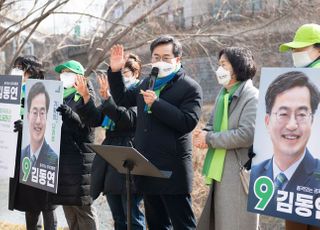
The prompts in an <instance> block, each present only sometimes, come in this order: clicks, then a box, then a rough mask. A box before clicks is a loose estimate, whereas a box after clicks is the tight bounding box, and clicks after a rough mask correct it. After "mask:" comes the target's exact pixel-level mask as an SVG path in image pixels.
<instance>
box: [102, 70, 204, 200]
mask: <svg viewBox="0 0 320 230" xmlns="http://www.w3.org/2000/svg"><path fill="white" fill-rule="evenodd" d="M108 80H109V84H110V89H111V94H112V96H113V98H114V100H115V102H116V103H117V104H118V105H123V106H126V107H129V106H137V108H138V116H137V128H136V132H135V139H134V145H135V148H136V149H137V150H138V151H140V153H142V154H143V155H144V156H145V157H146V158H147V159H148V160H149V161H151V162H152V163H153V164H154V165H155V166H156V167H158V168H159V169H160V170H166V171H172V175H171V177H170V179H159V178H153V177H140V178H139V180H137V181H136V182H137V187H138V189H139V190H141V191H142V192H144V193H146V194H187V193H190V192H191V190H192V179H193V167H192V143H191V131H192V130H193V129H194V128H195V127H196V125H197V123H198V121H199V118H200V114H201V104H202V90H201V87H200V86H199V84H198V83H197V82H195V81H194V80H193V79H191V78H190V77H188V76H186V74H185V72H184V70H183V68H181V69H180V70H179V71H178V72H177V74H176V76H175V77H174V78H173V79H172V80H171V81H170V82H168V84H167V85H166V86H165V87H164V89H163V90H162V91H161V93H160V96H159V98H158V99H157V100H156V101H155V102H154V103H153V105H152V106H151V111H152V113H147V112H145V111H144V108H145V102H144V99H143V96H142V95H141V94H140V89H143V90H146V89H147V86H148V79H146V80H145V81H143V82H142V83H141V84H140V85H138V86H136V87H134V88H130V89H126V88H125V87H124V83H123V81H122V77H121V72H120V71H119V72H112V71H111V69H109V71H108Z"/></svg>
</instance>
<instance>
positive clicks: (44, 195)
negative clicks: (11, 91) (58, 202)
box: [9, 56, 57, 230]
mask: <svg viewBox="0 0 320 230" xmlns="http://www.w3.org/2000/svg"><path fill="white" fill-rule="evenodd" d="M11 73H12V74H14V75H22V76H23V85H22V94H21V117H22V116H23V108H24V101H25V100H24V97H25V81H26V80H27V79H29V78H30V79H39V80H42V79H44V75H43V73H44V72H43V70H42V64H41V62H40V61H39V60H38V59H37V58H36V57H35V56H23V57H18V58H17V59H16V60H15V62H14V68H13V70H12V71H11ZM16 131H18V132H19V133H18V144H17V153H16V168H15V175H14V178H10V188H9V189H10V191H9V209H10V210H14V209H16V210H19V211H23V212H25V218H26V228H27V230H34V229H39V230H40V229H42V224H41V223H42V221H41V219H40V213H42V216H43V221H44V229H45V230H55V229H57V217H56V215H55V212H54V209H55V208H56V207H55V206H53V205H51V204H49V202H48V196H49V193H48V192H46V191H44V190H40V189H37V188H34V187H30V186H27V185H24V184H20V183H19V174H20V172H19V171H20V157H21V141H22V121H21V120H19V121H16V122H15V132H16Z"/></svg>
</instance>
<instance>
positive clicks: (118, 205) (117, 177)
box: [76, 54, 145, 230]
mask: <svg viewBox="0 0 320 230" xmlns="http://www.w3.org/2000/svg"><path fill="white" fill-rule="evenodd" d="M140 73H141V61H140V59H139V58H138V57H137V56H136V55H133V54H130V55H129V56H128V57H127V61H126V63H125V65H124V67H123V68H122V76H123V83H124V84H125V86H126V87H127V88H130V87H132V86H134V85H135V84H138V78H139V76H140ZM98 80H99V84H100V95H101V97H102V100H103V102H102V104H101V105H100V106H99V107H98V108H96V107H95V105H94V100H93V99H92V98H91V97H90V95H89V94H88V89H87V87H86V86H85V83H84V82H83V81H82V80H81V79H79V81H77V84H76V88H77V90H78V92H79V93H80V94H81V95H82V96H83V98H84V102H85V106H83V107H82V108H80V109H79V112H80V114H81V115H82V116H83V117H84V120H85V122H86V123H88V124H89V125H91V126H94V127H97V126H102V127H103V128H104V129H105V130H106V132H105V135H106V136H105V139H104V141H103V143H102V144H103V145H118V146H132V141H133V136H134V131H135V127H136V107H130V108H125V107H120V106H119V107H118V106H116V104H115V103H114V101H113V99H112V97H111V95H110V93H109V85H108V81H107V79H106V76H105V75H104V74H100V75H99V78H98ZM91 181H92V186H91V195H92V196H93V198H94V199H96V198H97V197H98V196H99V194H100V193H101V192H103V193H104V194H105V195H106V197H107V201H108V204H109V206H110V209H111V212H112V216H113V220H114V229H115V230H125V229H127V225H126V222H127V218H126V216H127V212H126V202H127V199H126V187H125V176H124V175H121V174H119V173H118V172H117V171H116V169H114V168H113V167H112V166H111V165H109V164H108V163H107V162H106V161H105V160H104V159H103V158H102V157H101V156H99V155H96V156H95V159H94V161H93V170H92V173H91ZM131 199H132V229H134V230H143V229H145V223H144V214H143V213H142V212H141V210H140V209H139V205H140V203H141V201H142V195H139V194H133V195H132V198H131Z"/></svg>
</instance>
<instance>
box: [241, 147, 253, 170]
mask: <svg viewBox="0 0 320 230" xmlns="http://www.w3.org/2000/svg"><path fill="white" fill-rule="evenodd" d="M255 156H256V154H255V153H254V152H253V145H251V146H250V148H249V149H248V157H249V160H248V161H247V162H246V163H245V164H244V165H243V167H244V168H246V169H247V170H250V169H251V164H252V158H254V157H255Z"/></svg>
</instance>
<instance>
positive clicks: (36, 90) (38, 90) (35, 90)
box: [27, 82, 50, 113]
mask: <svg viewBox="0 0 320 230" xmlns="http://www.w3.org/2000/svg"><path fill="white" fill-rule="evenodd" d="M39 94H44V96H45V98H46V112H47V113H48V110H49V105H50V97H49V94H48V92H47V90H46V87H45V86H44V84H43V83H42V82H37V83H35V84H34V85H33V86H31V88H30V91H29V93H28V99H27V105H28V112H30V107H31V102H32V100H33V99H34V98H35V97H36V96H37V95H39Z"/></svg>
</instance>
